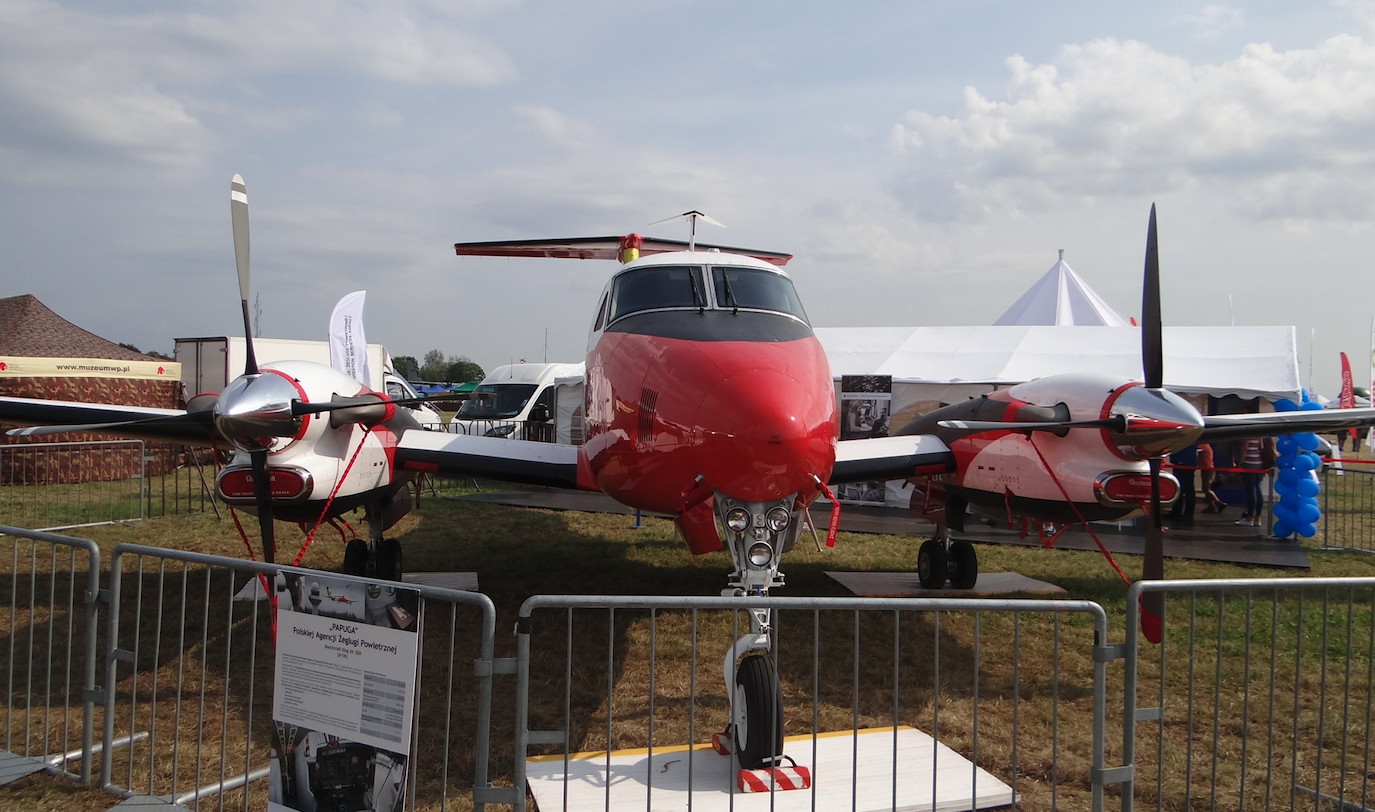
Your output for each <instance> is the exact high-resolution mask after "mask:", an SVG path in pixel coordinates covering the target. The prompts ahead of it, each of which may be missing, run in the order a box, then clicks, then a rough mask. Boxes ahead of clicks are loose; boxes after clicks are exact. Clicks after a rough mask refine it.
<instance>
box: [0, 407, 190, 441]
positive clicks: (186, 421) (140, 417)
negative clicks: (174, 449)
mask: <svg viewBox="0 0 1375 812" xmlns="http://www.w3.org/2000/svg"><path fill="white" fill-rule="evenodd" d="M0 424H5V425H11V426H16V425H17V426H33V428H21V429H12V430H10V431H9V432H8V433H9V434H13V435H19V436H34V435H43V434H60V433H63V432H68V431H89V432H98V433H100V434H112V435H116V436H119V437H133V438H136V439H140V440H153V441H161V442H169V443H189V444H192V445H209V444H210V435H211V431H213V429H211V428H210V412H209V411H206V412H195V413H188V412H184V411H182V410H181V409H149V408H144V407H141V406H112V405H108V404H102V403H72V402H69V401H62V400H38V399H35V398H7V397H0Z"/></svg>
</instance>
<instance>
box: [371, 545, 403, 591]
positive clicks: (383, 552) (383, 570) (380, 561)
mask: <svg viewBox="0 0 1375 812" xmlns="http://www.w3.org/2000/svg"><path fill="white" fill-rule="evenodd" d="M374 577H376V578H379V579H381V580H383V581H400V580H401V542H399V541H397V540H396V539H382V540H381V541H379V542H378V543H377V568H376V575H375V576H374Z"/></svg>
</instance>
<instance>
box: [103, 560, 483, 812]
mask: <svg viewBox="0 0 1375 812" xmlns="http://www.w3.org/2000/svg"><path fill="white" fill-rule="evenodd" d="M110 571H111V576H110V601H111V609H110V621H109V631H108V634H107V643H106V649H105V668H106V677H105V681H106V685H107V686H108V688H107V691H106V695H105V696H106V703H107V704H106V709H105V714H104V723H103V737H102V738H103V740H104V741H107V742H108V741H120V742H122V741H132V744H131V745H129V746H128V747H127V748H122V749H120V750H119V751H118V752H117V753H116V752H115V751H113V750H109V749H107V750H105V751H103V752H102V754H101V763H100V781H101V785H102V787H104V788H105V789H109V790H112V791H115V792H119V793H122V794H134V793H138V794H146V795H154V796H160V797H165V798H170V799H172V800H174V801H176V802H177V803H181V804H184V805H187V806H193V808H197V809H198V808H200V804H201V801H202V799H204V798H205V797H208V796H211V795H220V799H219V800H217V801H216V802H215V803H216V804H217V806H219V805H221V804H224V803H230V804H231V805H235V806H237V805H239V804H240V803H242V804H244V805H245V806H246V805H248V804H249V803H250V802H255V801H254V799H252V798H250V797H248V796H249V794H250V793H254V787H255V786H258V788H259V789H258V791H259V792H262V793H264V795H265V792H266V789H265V788H263V787H261V785H260V784H257V783H256V782H260V781H261V779H262V778H265V777H268V775H269V773H270V767H269V764H268V761H269V749H270V747H271V746H272V745H271V741H272V732H273V721H272V696H273V673H274V672H273V664H274V659H273V657H274V647H273V642H272V640H273V638H272V635H273V628H272V617H271V615H272V612H271V610H270V608H269V604H268V603H267V601H266V600H265V599H262V598H257V599H249V600H244V599H242V598H241V599H240V600H238V601H236V600H235V596H236V595H239V594H240V592H241V590H243V589H244V588H245V586H247V587H248V589H249V592H250V593H251V594H257V595H261V589H256V590H255V588H254V583H253V582H255V581H257V579H258V577H259V575H262V576H264V577H267V578H269V579H270V580H269V581H268V583H269V584H272V583H274V581H273V580H271V579H274V578H275V576H276V574H277V573H279V572H282V573H296V574H299V575H302V576H304V577H306V578H312V577H319V573H315V572H312V571H310V570H299V569H295V568H291V567H281V566H274V565H269V564H262V563H258V562H251V561H241V560H236V559H229V558H221V557H217V556H207V555H199V554H196V553H186V552H179V551H173V550H164V549H157V548H150V547H141V546H137V545H120V546H119V547H116V548H115V551H114V556H113V558H112V560H111V565H110ZM330 578H332V579H335V580H337V581H343V582H352V583H358V584H360V585H366V584H367V583H368V582H367V581H366V579H361V578H351V577H349V576H345V575H336V574H333V573H331V574H330ZM405 587H406V588H407V589H413V590H416V591H417V592H418V593H419V605H418V607H417V608H416V610H415V613H414V614H415V617H416V618H417V623H418V624H419V629H418V634H419V635H420V639H419V650H420V654H419V667H418V668H417V672H416V675H415V696H416V707H415V709H414V710H415V718H416V719H417V720H419V719H425V720H426V724H424V725H421V724H418V723H417V724H416V725H415V726H414V737H413V741H412V742H411V753H412V755H411V757H410V759H409V760H408V763H407V764H406V767H405V769H406V775H407V780H406V793H407V795H408V801H409V804H410V807H411V808H414V805H415V804H416V803H417V800H419V801H420V802H423V803H437V804H438V805H439V806H440V807H441V808H442V807H443V806H444V805H445V803H446V801H447V799H449V798H450V797H451V796H452V795H453V794H454V793H455V792H456V791H458V790H457V785H458V783H459V782H463V783H469V784H470V785H472V786H475V787H477V788H485V787H486V786H487V753H488V749H489V747H488V736H489V731H490V726H491V720H490V712H491V711H490V708H491V675H492V667H491V664H490V663H491V660H492V646H493V635H494V627H495V619H496V611H495V608H494V607H493V605H492V602H491V600H490V599H489V598H488V597H487V596H486V595H483V594H481V593H477V592H464V591H457V590H449V589H439V588H435V587H429V586H423V585H420V584H410V583H408V584H406V585H405ZM270 588H271V587H270ZM459 606H466V607H469V608H471V609H475V610H477V615H478V617H477V618H476V619H474V618H472V617H467V618H460V614H459ZM474 662H476V664H477V665H476V667H473V666H470V665H469V663H474ZM460 731H461V735H456V734H459V732H460ZM145 734H146V735H145ZM260 797H261V796H260ZM260 797H259V799H258V800H260ZM475 808H478V809H480V808H481V804H480V803H479V804H476V805H475Z"/></svg>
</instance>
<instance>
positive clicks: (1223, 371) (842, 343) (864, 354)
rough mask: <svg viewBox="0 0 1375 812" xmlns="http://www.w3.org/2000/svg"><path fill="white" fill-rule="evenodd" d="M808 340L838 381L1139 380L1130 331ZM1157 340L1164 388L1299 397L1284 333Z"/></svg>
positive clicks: (933, 331) (907, 331) (1293, 355)
mask: <svg viewBox="0 0 1375 812" xmlns="http://www.w3.org/2000/svg"><path fill="white" fill-rule="evenodd" d="M816 336H817V338H818V339H820V341H821V345H822V347H824V348H825V350H826V357H827V359H828V360H829V361H830V363H831V374H832V375H833V376H834V377H835V378H837V379H839V378H840V376H841V375H891V376H893V381H894V383H895V384H896V383H912V384H917V383H920V384H937V385H942V386H948V385H951V384H984V385H992V386H1007V385H1011V384H1016V383H1022V382H1024V381H1030V380H1033V379H1035V378H1044V377H1046V376H1047V375H1055V374H1058V373H1062V372H1100V373H1107V374H1112V375H1121V376H1124V377H1127V378H1135V379H1140V377H1141V374H1142V373H1141V330H1140V329H1139V328H1136V327H1078V328H1075V329H1073V330H1064V329H1061V328H1058V327H1042V326H1030V327H996V326H995V327H819V328H817V329H816ZM1163 340H1164V350H1165V386H1166V387H1167V388H1168V389H1170V390H1172V391H1175V392H1180V393H1184V394H1195V395H1204V394H1206V395H1217V396H1222V395H1238V396H1240V397H1243V398H1254V397H1258V396H1265V397H1269V398H1272V399H1274V398H1279V397H1287V398H1294V397H1297V396H1298V393H1299V363H1298V354H1297V351H1296V344H1295V337H1294V328H1293V327H1166V328H1164V330H1163ZM992 386H987V387H986V388H985V389H984V391H987V388H992ZM942 400H944V398H942ZM947 402H948V401H947Z"/></svg>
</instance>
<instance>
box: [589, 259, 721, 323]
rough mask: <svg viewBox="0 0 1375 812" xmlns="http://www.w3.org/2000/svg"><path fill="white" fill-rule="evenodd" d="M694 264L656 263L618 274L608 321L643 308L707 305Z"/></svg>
mask: <svg viewBox="0 0 1375 812" xmlns="http://www.w3.org/2000/svg"><path fill="white" fill-rule="evenodd" d="M699 270H700V269H699V268H698V267H697V266H695V265H657V266H650V267H647V268H637V269H635V270H633V271H627V272H625V273H623V274H621V275H620V276H619V277H617V278H616V285H615V287H614V288H613V289H612V292H611V315H610V316H609V317H608V318H607V323H610V322H613V321H615V320H616V319H619V318H620V317H621V316H624V315H627V314H630V313H638V312H640V311H641V310H656V309H659V308H667V307H697V308H701V307H706V305H707V300H706V292H705V291H704V290H703V289H702V285H701V281H700V277H699V276H698V271H699Z"/></svg>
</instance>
